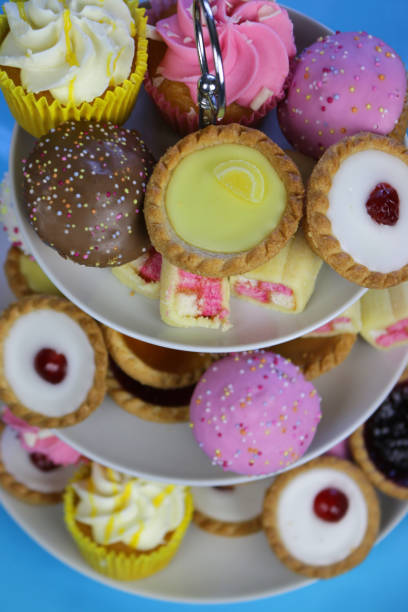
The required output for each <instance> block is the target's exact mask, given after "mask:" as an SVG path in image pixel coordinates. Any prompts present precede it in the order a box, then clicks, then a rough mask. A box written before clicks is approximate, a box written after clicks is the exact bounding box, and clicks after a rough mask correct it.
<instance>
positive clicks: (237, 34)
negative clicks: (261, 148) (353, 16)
mask: <svg viewBox="0 0 408 612" xmlns="http://www.w3.org/2000/svg"><path fill="white" fill-rule="evenodd" d="M211 7H212V11H213V14H214V19H215V23H216V27H217V33H218V37H219V41H220V46H221V53H222V58H223V65H224V73H225V82H226V98H227V104H231V103H233V102H236V103H238V104H239V105H241V106H244V107H250V108H252V109H253V110H257V109H258V108H260V107H261V106H262V104H263V103H264V102H265V101H266V100H269V99H270V98H271V97H276V98H277V99H279V98H281V97H282V95H283V86H284V83H285V80H286V77H287V75H288V72H289V58H291V57H292V56H294V55H295V53H296V47H295V44H294V39H293V25H292V22H291V21H290V19H289V16H288V13H287V11H286V10H285V9H283V8H281V7H280V6H278V5H277V4H276V3H275V2H269V1H265V0H248V1H246V2H243V1H242V0H213V1H212V2H211ZM156 28H157V31H158V32H159V34H160V35H161V37H162V38H163V40H164V41H165V42H166V44H167V47H168V49H167V51H166V53H165V56H164V58H163V60H162V62H161V65H160V66H159V70H160V73H161V75H162V76H163V77H164V78H166V79H169V80H171V81H179V82H182V83H185V85H187V87H188V88H189V90H190V94H191V97H192V99H193V100H194V102H197V80H198V78H199V77H200V76H201V73H200V68H199V64H198V58H197V50H196V46H195V42H194V25H193V20H192V0H178V3H177V13H176V14H175V15H172V16H171V17H168V18H166V19H161V20H160V21H158V22H157V24H156ZM204 39H205V44H206V50H207V57H208V58H212V54H211V49H210V46H209V38H208V31H207V28H206V27H204ZM209 65H210V69H211V70H213V69H214V64H213V62H212V59H210V62H209Z"/></svg>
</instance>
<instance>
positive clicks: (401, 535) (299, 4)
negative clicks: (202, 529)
mask: <svg viewBox="0 0 408 612" xmlns="http://www.w3.org/2000/svg"><path fill="white" fill-rule="evenodd" d="M288 4H290V6H291V7H293V8H295V9H297V10H299V11H302V12H304V13H307V14H308V15H310V16H311V17H313V18H315V19H317V20H319V21H321V22H322V23H324V24H326V25H327V26H329V27H331V28H332V29H334V30H365V31H367V32H369V33H370V34H374V35H376V36H378V37H379V38H382V39H383V40H384V41H386V42H388V43H389V44H391V46H392V47H393V48H394V49H395V50H396V51H397V52H398V53H399V54H400V56H401V57H402V59H403V60H404V62H405V64H406V65H407V64H408V37H407V21H408V3H407V0H388V2H378V1H376V0H314V1H313V0H308V1H306V0H291V1H290V2H289V3H288ZM12 127H13V121H12V118H11V116H10V113H9V112H8V109H7V107H6V105H5V103H4V101H3V99H2V98H1V99H0V175H2V174H3V172H4V171H5V170H6V169H7V156H8V147H9V142H10V136H11V130H12ZM0 533H1V540H0V542H1V545H0V576H1V578H0V610H1V611H2V612H9V611H11V610H13V611H16V610H23V609H24V610H30V609H31V610H41V612H49V611H52V612H56V611H58V612H65V611H66V612H68V611H69V612H72V610H75V611H82V610H91V609H95V610H98V611H103V610H119V609H120V610H121V612H127V611H130V610H132V611H134V610H137V609H141V608H143V610H145V611H146V612H161V611H162V610H164V609H166V610H169V611H170V612H171V610H173V609H175V608H184V609H187V608H190V607H192V606H183V605H181V604H179V605H177V604H165V603H160V602H155V601H151V600H147V599H143V598H141V597H136V596H131V595H127V594H124V593H121V592H118V591H114V590H113V589H110V588H108V587H104V586H102V585H100V584H98V583H95V582H93V581H92V580H89V579H88V578H85V577H83V576H82V575H80V574H77V573H75V572H74V571H72V570H71V569H68V568H67V567H66V566H64V565H63V564H62V563H60V562H59V561H57V560H56V559H54V558H53V557H51V556H50V555H49V554H48V553H46V552H44V551H43V550H42V549H41V548H40V547H39V546H38V545H37V544H35V543H34V542H32V541H31V540H30V539H29V538H28V536H26V535H25V534H24V533H23V532H22V531H21V530H20V529H19V527H17V526H16V525H15V523H14V522H13V521H12V520H11V519H10V518H9V517H8V515H7V514H6V513H5V511H4V510H3V509H2V508H0ZM407 543H408V517H406V518H405V519H404V521H403V522H402V523H401V524H400V525H399V526H398V527H397V528H396V529H395V530H394V531H393V533H392V534H391V535H390V536H388V538H387V539H386V540H384V541H383V542H382V543H381V544H379V545H378V546H377V547H376V548H375V549H374V550H373V551H372V552H371V554H370V556H369V558H368V559H367V560H366V561H365V562H364V563H363V564H362V565H361V566H359V567H358V568H356V569H354V570H353V571H351V572H349V573H348V574H346V575H343V576H340V577H338V578H335V579H332V580H329V581H324V582H323V581H320V582H318V583H316V584H314V585H312V586H309V587H306V588H304V589H301V590H299V591H296V592H294V593H289V594H286V595H280V596H278V597H274V598H269V599H264V600H261V601H257V602H253V603H246V604H233V605H232V606H230V607H231V608H232V607H233V608H234V610H236V611H237V612H238V611H239V612H241V611H243V612H263V611H264V610H271V609H273V610H274V612H281V611H282V612H283V611H285V612H292V610H293V611H295V610H296V612H298V611H299V610H325V611H330V612H345V611H346V610H347V612H354V611H357V610H358V611H359V612H360V610H361V609H363V610H370V611H371V612H374V611H377V610H381V611H383V610H385V609H389V610H392V609H396V610H402V609H407V604H406V603H405V599H406V592H407V590H406V579H407V578H406V577H407V570H406V564H407ZM222 607H226V606H211V607H210V606H203V607H201V609H202V610H203V612H204V610H207V609H208V610H209V609H210V608H211V610H214V611H216V610H217V609H219V608H222Z"/></svg>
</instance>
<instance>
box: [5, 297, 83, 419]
mask: <svg viewBox="0 0 408 612" xmlns="http://www.w3.org/2000/svg"><path fill="white" fill-rule="evenodd" d="M44 348H51V349H54V350H55V351H57V352H58V353H63V354H64V355H65V357H66V360H67V372H66V376H65V378H64V379H63V380H62V381H61V382H60V383H58V384H51V383H49V382H47V381H46V380H44V379H43V378H42V377H41V376H39V374H37V372H36V370H35V368H34V359H35V356H36V354H37V353H38V352H39V351H40V350H41V349H44ZM3 358H4V373H5V376H6V378H7V380H8V382H9V384H10V386H11V387H12V389H13V391H14V393H15V395H16V396H17V398H18V399H19V401H20V402H21V403H22V404H24V405H25V406H26V407H27V408H29V409H30V410H33V411H34V412H38V413H40V414H44V415H46V416H53V417H60V416H63V415H65V414H69V413H70V412H74V411H75V410H76V409H77V408H78V407H79V406H80V405H81V403H82V402H83V401H84V400H85V398H86V396H87V394H88V391H89V389H90V388H91V387H92V384H93V378H94V374H95V358H94V350H93V347H92V345H91V343H90V341H89V340H88V337H87V335H86V334H85V332H84V331H83V330H82V328H81V327H80V326H79V325H78V324H77V323H76V322H75V321H74V320H73V319H71V317H69V316H68V315H65V314H63V313H61V312H56V311H54V310H51V309H43V310H34V311H32V312H29V313H28V314H26V315H23V316H20V317H19V318H18V319H17V320H16V322H15V323H14V325H13V326H12V327H11V329H10V331H9V333H8V335H7V338H6V339H5V341H4V344H3Z"/></svg>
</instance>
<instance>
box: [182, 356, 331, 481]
mask: <svg viewBox="0 0 408 612" xmlns="http://www.w3.org/2000/svg"><path fill="white" fill-rule="evenodd" d="M320 418H321V412H320V397H319V395H318V394H317V392H316V389H315V388H314V386H313V385H312V383H310V382H307V381H306V380H305V379H304V377H303V375H302V374H301V372H300V370H299V368H298V367H296V366H294V365H293V364H292V363H291V362H290V361H289V360H287V359H284V358H283V357H281V356H280V355H276V354H274V353H270V352H266V351H255V352H249V353H248V352H244V353H239V354H234V355H230V356H228V357H225V358H224V359H222V360H220V361H218V362H217V363H215V364H213V365H212V366H211V367H210V368H209V369H208V370H207V371H206V372H205V374H204V375H203V376H202V377H201V379H200V381H199V382H198V384H197V386H196V388H195V391H194V393H193V396H192V398H191V404H190V419H191V422H192V428H193V434H194V436H195V438H196V440H197V442H198V444H199V446H200V447H201V448H202V450H203V451H204V452H205V453H206V454H207V455H208V456H209V457H210V458H211V460H212V462H213V464H214V465H219V466H221V467H222V468H223V469H224V470H228V471H232V472H237V473H239V474H245V475H261V474H271V473H273V472H277V471H279V470H282V469H284V468H286V467H288V466H289V465H291V464H292V463H293V462H294V461H296V460H297V459H299V457H301V456H302V455H303V454H304V452H305V451H306V450H307V448H308V446H309V445H310V443H311V441H312V439H313V437H314V434H315V432H316V427H317V425H318V423H319V421H320Z"/></svg>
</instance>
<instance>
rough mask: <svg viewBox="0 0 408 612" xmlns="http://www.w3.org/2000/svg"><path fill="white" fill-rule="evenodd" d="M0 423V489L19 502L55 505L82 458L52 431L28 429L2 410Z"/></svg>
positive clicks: (6, 410)
mask: <svg viewBox="0 0 408 612" xmlns="http://www.w3.org/2000/svg"><path fill="white" fill-rule="evenodd" d="M1 420H2V423H0V485H1V486H2V487H3V488H4V489H5V490H6V491H7V492H8V493H11V495H14V496H15V497H17V498H18V499H19V500H20V501H23V502H26V503H29V504H54V503H59V502H60V501H62V494H63V491H64V489H65V486H66V485H67V483H68V481H69V479H70V478H72V476H73V474H74V472H75V471H76V469H77V464H78V462H79V461H80V460H81V455H80V453H78V452H77V451H76V450H74V449H73V448H71V447H70V446H68V444H66V443H65V442H62V441H61V440H59V439H58V438H57V437H56V436H55V435H54V434H53V433H52V432H51V431H49V430H47V429H38V427H31V426H30V425H28V424H27V423H25V422H24V421H22V420H21V419H18V418H17V417H15V416H14V415H13V414H12V413H11V412H10V410H9V409H8V408H7V407H5V410H4V412H3V415H2V417H1Z"/></svg>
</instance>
